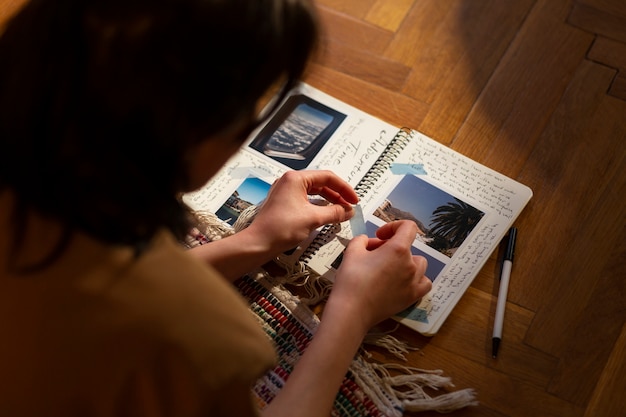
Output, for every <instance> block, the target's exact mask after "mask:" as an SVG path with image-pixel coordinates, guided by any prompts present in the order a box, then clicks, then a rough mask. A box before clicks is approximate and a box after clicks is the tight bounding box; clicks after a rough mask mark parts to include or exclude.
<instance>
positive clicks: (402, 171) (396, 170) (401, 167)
mask: <svg viewBox="0 0 626 417" xmlns="http://www.w3.org/2000/svg"><path fill="white" fill-rule="evenodd" d="M390 169H391V173H392V174H395V175H407V174H412V175H426V170H424V164H391V167H390Z"/></svg>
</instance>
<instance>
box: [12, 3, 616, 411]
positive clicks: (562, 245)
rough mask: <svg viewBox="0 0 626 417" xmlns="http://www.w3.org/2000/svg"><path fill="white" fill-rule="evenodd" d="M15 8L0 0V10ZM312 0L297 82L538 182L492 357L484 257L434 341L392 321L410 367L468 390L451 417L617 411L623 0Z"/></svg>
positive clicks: (491, 280) (492, 266)
mask: <svg viewBox="0 0 626 417" xmlns="http://www.w3.org/2000/svg"><path fill="white" fill-rule="evenodd" d="M19 3H21V0H0V20H4V19H6V17H7V16H8V15H10V13H11V12H12V10H13V9H14V8H15V7H17V5H18V4H19ZM318 5H319V8H320V14H321V18H322V21H323V23H324V29H325V35H324V43H323V45H322V50H321V53H320V54H319V56H318V57H317V58H316V59H315V61H314V63H313V64H312V66H311V69H310V72H309V74H308V75H307V82H309V83H310V84H312V85H314V86H315V87H317V88H320V89H322V90H324V91H326V92H328V93H330V94H331V95H334V96H336V97H337V98H339V99H341V100H344V101H346V102H348V103H350V104H352V105H354V106H356V107H359V108H361V109H363V110H365V111H367V112H368V113H371V114H372V115H375V116H377V117H379V118H381V119H384V120H386V121H388V122H390V123H393V124H395V125H397V126H409V127H413V128H416V129H418V130H420V131H422V132H423V133H425V134H427V135H429V136H431V137H432V138H434V139H436V140H437V141H439V142H441V143H444V144H446V145H448V146H450V147H452V148H453V149H455V150H457V151H460V152H462V153H464V154H466V155H468V156H469V157H471V158H474V159H476V160H478V161H480V162H481V163H483V164H485V165H487V166H489V167H491V168H493V169H496V170H498V171H501V172H503V173H505V174H506V175H508V176H511V177H513V178H516V179H518V180H519V181H521V182H523V183H525V184H526V185H528V186H530V187H531V188H532V189H533V191H534V197H533V199H532V200H531V202H530V204H529V206H528V207H527V208H526V210H525V211H524V212H523V214H522V215H521V217H520V218H519V219H518V220H517V221H516V226H517V227H518V228H519V241H518V246H517V252H516V263H515V266H514V268H513V276H512V281H511V286H510V289H509V301H508V304H507V310H506V317H505V325H504V336H503V337H504V339H503V342H502V346H501V350H500V355H499V357H498V358H497V359H495V360H494V359H492V358H491V355H490V349H491V330H492V323H493V316H494V312H495V305H496V295H497V290H498V287H497V285H498V280H497V276H498V262H497V256H498V254H494V255H493V256H492V257H491V258H490V260H489V262H488V264H487V265H486V266H485V268H484V269H483V270H482V271H481V273H480V274H479V276H478V277H477V278H476V280H475V281H474V283H473V284H472V287H471V288H470V290H469V291H468V292H467V293H466V295H465V296H464V298H463V299H462V300H461V302H460V303H459V304H458V306H457V307H456V308H455V310H454V312H453V313H452V315H451V316H450V318H449V319H448V320H447V321H446V323H445V324H444V326H443V327H442V329H441V331H440V332H439V333H438V334H437V335H436V336H434V337H432V338H426V337H423V336H420V335H418V334H416V333H414V332H412V331H409V330H407V329H405V328H400V329H398V330H397V331H396V333H395V334H396V336H398V337H400V338H402V339H405V340H407V341H409V342H410V343H412V344H413V345H415V346H417V347H419V348H420V350H419V351H416V352H412V353H411V354H410V355H409V361H408V364H407V365H409V366H416V367H420V368H425V369H435V368H437V369H443V370H444V371H445V374H446V375H448V376H450V377H451V378H452V379H453V381H454V382H455V384H456V386H457V388H467V387H472V388H475V389H476V390H477V393H478V399H479V401H480V405H478V406H476V407H471V408H467V409H464V410H460V411H457V412H455V413H454V414H453V415H455V416H459V417H461V416H463V417H469V416H484V417H503V416H507V417H543V416H546V417H547V416H551V417H552V416H558V417H605V416H607V417H608V416H626V395H625V394H626V324H625V323H626V238H625V236H626V2H625V1H624V0H318ZM372 353H373V355H374V359H376V360H385V361H392V360H394V359H393V358H391V357H388V356H386V355H385V354H384V353H383V352H381V351H376V350H374V351H373V352H372ZM421 415H423V416H434V415H439V414H437V413H423V414H421Z"/></svg>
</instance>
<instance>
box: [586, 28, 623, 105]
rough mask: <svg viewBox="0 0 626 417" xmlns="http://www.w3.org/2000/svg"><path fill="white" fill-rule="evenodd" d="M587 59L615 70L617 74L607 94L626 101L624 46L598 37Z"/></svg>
mask: <svg viewBox="0 0 626 417" xmlns="http://www.w3.org/2000/svg"><path fill="white" fill-rule="evenodd" d="M587 58H589V59H591V60H592V61H594V62H598V63H601V64H603V65H607V66H609V67H612V68H616V69H617V71H618V73H617V74H616V75H615V78H614V79H613V82H612V83H611V86H610V87H609V90H608V93H609V94H610V95H612V96H613V97H617V98H619V99H621V100H626V44H625V43H622V42H618V41H614V40H612V39H608V38H604V37H598V38H597V39H596V41H595V42H594V43H593V46H592V48H591V49H590V50H589V52H588V53H587Z"/></svg>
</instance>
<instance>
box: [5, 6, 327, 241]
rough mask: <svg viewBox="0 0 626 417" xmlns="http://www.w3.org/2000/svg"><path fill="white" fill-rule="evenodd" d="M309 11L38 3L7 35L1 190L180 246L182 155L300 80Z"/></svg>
mask: <svg viewBox="0 0 626 417" xmlns="http://www.w3.org/2000/svg"><path fill="white" fill-rule="evenodd" d="M316 39H317V22H316V19H315V15H314V11H313V6H312V4H311V3H310V2H309V1H307V0H31V1H30V3H29V4H27V5H26V6H25V7H24V9H22V10H21V11H20V13H18V15H17V16H16V17H15V18H14V19H13V20H12V21H11V22H10V23H9V24H8V26H7V28H6V30H5V32H4V34H3V35H2V37H1V38H0V191H1V190H3V189H7V188H9V189H12V190H13V191H14V193H15V195H16V198H17V205H16V207H15V212H14V215H15V216H14V217H15V231H14V233H15V236H16V239H17V240H16V246H19V242H20V240H19V236H18V234H19V233H20V231H21V230H23V229H22V227H21V226H23V224H24V223H25V222H26V213H28V211H29V210H35V211H37V212H39V213H41V214H43V215H45V216H52V217H53V218H55V219H59V220H60V221H61V222H62V223H63V224H64V225H66V227H67V233H66V235H67V236H71V234H72V232H73V231H75V230H81V231H84V232H86V233H88V234H90V235H92V236H93V237H95V238H97V239H100V240H102V241H105V242H108V243H113V244H130V245H135V246H136V247H140V246H141V245H143V244H145V243H147V242H148V241H149V240H150V239H151V238H152V236H153V235H154V234H155V233H156V231H157V230H159V229H160V228H163V227H165V228H168V229H170V230H171V231H173V232H174V233H175V234H177V235H178V236H180V234H181V233H184V232H185V231H186V227H187V222H186V219H187V214H186V210H185V209H184V208H183V207H182V205H181V204H180V202H179V201H178V199H177V198H176V195H177V193H178V192H180V191H183V190H185V189H186V187H187V183H188V179H187V176H186V173H187V171H186V167H185V155H186V153H187V152H189V150H190V149H193V147H194V146H196V145H197V144H198V143H200V142H202V141H204V140H211V137H212V136H213V137H214V136H215V135H216V134H217V133H220V132H221V131H223V130H226V129H228V128H229V127H232V126H234V125H235V124H236V123H237V122H240V121H241V120H242V119H243V120H249V121H250V122H251V125H250V126H249V127H250V128H249V129H248V131H251V130H252V128H253V127H254V125H253V124H252V123H253V122H252V117H253V113H254V110H255V106H256V104H257V102H258V100H259V98H261V97H262V96H263V95H264V93H266V92H267V90H268V88H270V87H271V86H272V85H275V84H276V83H277V82H282V83H283V84H282V94H283V95H284V94H285V92H286V91H287V90H288V89H290V88H291V87H293V86H294V85H295V83H296V82H297V80H298V79H299V78H300V77H301V75H302V73H303V71H304V68H305V65H306V62H307V60H308V58H309V55H310V53H311V52H312V50H313V48H314V46H315V43H316Z"/></svg>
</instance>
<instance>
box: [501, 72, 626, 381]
mask: <svg viewBox="0 0 626 417" xmlns="http://www.w3.org/2000/svg"><path fill="white" fill-rule="evenodd" d="M611 73H612V71H611V70H610V69H608V68H606V67H602V66H599V65H596V64H592V63H591V62H589V61H583V63H582V65H581V69H580V71H579V72H578V73H577V76H576V77H575V79H574V81H573V82H572V85H571V86H570V88H568V91H567V93H566V95H565V96H564V98H563V101H562V103H561V104H560V106H559V108H558V109H557V111H556V112H555V115H554V117H553V118H552V120H551V121H550V124H549V126H548V127H547V129H546V130H545V133H544V135H542V138H541V140H540V141H539V142H538V144H537V147H536V150H535V151H534V152H533V155H532V156H531V158H530V159H529V161H528V163H527V165H526V170H525V171H524V172H522V174H521V175H520V177H519V179H520V180H521V181H522V182H524V183H526V184H528V185H529V186H531V187H532V188H533V189H534V191H535V197H536V200H535V201H539V202H541V207H537V206H535V205H531V206H530V207H529V208H530V211H531V213H529V215H530V216H529V217H527V219H529V223H528V224H523V225H520V228H521V227H524V229H523V230H525V235H526V236H527V238H526V239H525V240H523V241H521V242H520V245H527V244H538V243H539V242H561V244H560V245H553V244H547V245H542V249H541V251H535V257H534V258H533V259H532V260H529V262H531V264H530V265H528V266H527V268H526V270H525V271H524V272H523V274H524V277H523V278H522V279H518V280H515V281H512V282H511V289H512V297H513V301H514V302H517V303H519V304H521V305H523V306H525V307H527V308H529V309H531V310H535V311H537V315H536V317H535V320H534V321H533V323H532V325H531V327H530V329H529V333H528V336H527V339H526V341H527V343H528V344H530V345H532V346H534V347H536V348H538V349H540V350H543V351H545V352H547V353H551V354H553V355H555V356H560V355H562V354H563V353H564V351H565V350H566V349H568V348H569V344H570V343H571V337H570V336H571V335H572V332H575V331H576V329H573V328H572V323H577V321H576V320H577V319H584V316H583V314H585V311H587V312H588V311H589V307H587V305H588V303H589V302H590V301H591V300H590V295H591V292H590V290H591V289H592V288H593V286H594V285H596V284H597V283H598V281H599V278H600V277H599V274H600V272H601V271H602V269H603V268H604V266H605V265H606V263H607V261H608V257H609V255H610V253H611V251H612V249H613V248H614V246H615V245H616V241H617V240H618V239H621V238H622V237H621V236H618V235H616V233H615V231H616V230H622V227H623V224H624V221H625V220H624V219H625V217H626V214H625V213H624V211H625V208H624V205H623V198H622V197H623V195H624V194H623V193H624V192H626V190H625V189H624V187H626V174H625V173H626V166H625V165H624V164H626V148H625V147H624V146H623V144H624V142H625V141H626V120H625V119H624V118H623V115H624V114H626V103H624V102H622V101H620V100H615V99H612V98H610V97H608V96H606V95H604V94H603V91H602V90H601V89H599V86H602V85H604V84H605V83H606V80H607V79H608V78H610V76H611V75H612V74H611ZM599 179H601V180H599ZM620 192H622V194H621V195H620ZM533 211H534V213H532V212H533ZM531 218H532V220H531ZM546 239H547V240H546ZM590 245H592V246H593V253H594V255H593V256H589V255H588V254H589V251H590ZM565 248H567V249H566V251H567V252H566V257H567V259H569V262H563V261H562V259H563V256H564V254H563V251H564V250H565ZM599 307H602V306H599ZM585 322H589V321H588V320H585ZM589 323H591V324H592V322H589ZM548 335H549V336H548ZM573 383H576V382H573Z"/></svg>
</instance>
